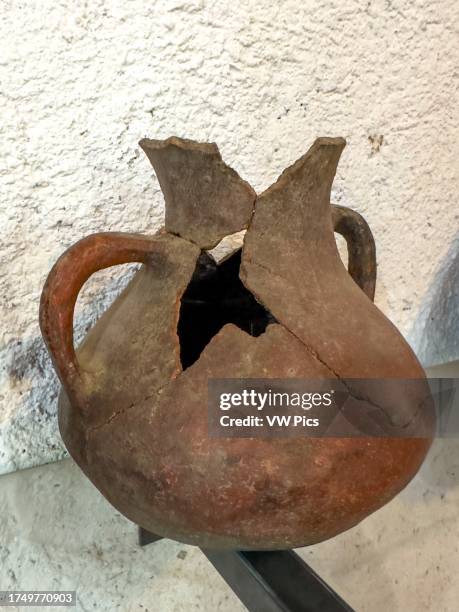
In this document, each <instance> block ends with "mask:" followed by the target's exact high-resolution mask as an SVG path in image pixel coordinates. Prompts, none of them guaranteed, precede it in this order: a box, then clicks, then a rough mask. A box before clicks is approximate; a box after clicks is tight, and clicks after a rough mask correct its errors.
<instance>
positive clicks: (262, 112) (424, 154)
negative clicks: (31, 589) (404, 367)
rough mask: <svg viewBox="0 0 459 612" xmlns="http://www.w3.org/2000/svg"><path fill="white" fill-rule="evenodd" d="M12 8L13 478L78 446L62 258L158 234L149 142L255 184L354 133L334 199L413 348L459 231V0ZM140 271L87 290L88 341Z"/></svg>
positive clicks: (4, 214) (5, 406)
mask: <svg viewBox="0 0 459 612" xmlns="http://www.w3.org/2000/svg"><path fill="white" fill-rule="evenodd" d="M0 11H1V20H0V36H1V40H2V41H3V44H2V53H1V55H0V82H1V92H0V96H1V101H2V137H1V139H0V156H1V174H0V180H1V194H2V200H1V207H0V228H1V233H2V245H1V255H2V258H1V264H0V300H1V304H0V308H1V311H0V318H1V321H2V328H1V332H0V334H1V335H0V349H1V356H0V359H1V362H0V365H1V375H2V379H1V387H0V401H1V407H0V472H6V471H11V470H14V469H16V468H20V467H26V466H30V465H34V464H37V463H40V462H44V461H52V460H55V459H57V458H59V457H61V456H62V453H63V449H62V446H61V443H60V441H59V436H58V434H57V429H56V419H55V407H56V393H57V384H56V379H55V377H54V374H53V373H52V371H51V368H50V362H49V360H48V357H47V356H46V354H45V352H44V350H43V345H42V342H41V339H40V335H39V330H38V325H37V308H38V300H39V295H40V291H41V287H42V284H43V282H44V279H45V276H46V274H47V272H48V270H49V268H50V266H51V265H52V263H53V262H54V261H55V259H56V258H57V256H58V255H59V254H60V253H61V252H62V251H63V249H65V248H66V247H67V246H69V245H70V244H71V243H72V242H74V241H75V240H77V239H78V238H80V237H82V236H84V235H85V234H88V233H90V232H94V231H100V230H115V229H116V230H129V231H141V232H153V231H155V230H156V229H158V228H159V227H160V226H161V223H162V217H163V201H162V197H161V194H160V191H159V188H158V184H157V181H156V179H155V177H154V175H153V173H152V170H151V169H150V167H149V164H148V162H147V160H146V159H145V158H144V156H143V154H142V153H141V151H140V150H139V148H138V146H137V141H138V140H139V139H140V138H141V137H144V136H149V137H167V136H169V135H171V134H176V135H180V136H186V137H190V138H194V139H198V140H205V141H209V140H210V141H215V142H217V143H218V145H219V146H220V149H221V152H222V154H223V157H224V159H225V160H226V161H227V162H228V163H229V164H231V165H233V166H234V167H235V169H237V170H238V172H240V174H241V175H242V176H243V178H245V179H247V180H248V181H250V182H251V183H252V185H253V186H254V187H255V189H256V190H257V191H261V190H263V189H264V188H266V187H267V186H268V185H269V184H270V183H271V182H272V181H274V180H275V178H276V177H277V175H278V174H279V173H280V172H281V171H282V169H283V168H284V167H285V166H286V165H288V164H289V163H291V162H292V161H294V160H295V159H296V158H297V157H298V156H300V155H301V154H302V153H303V152H304V151H305V150H306V149H307V148H308V146H309V145H310V144H311V142H312V141H313V139H314V138H315V137H316V136H318V135H341V136H344V137H346V139H347V141H348V147H347V149H346V151H345V153H344V156H343V159H342V162H341V165H340V167H339V171H338V176H337V179H336V184H335V192H334V200H335V202H340V203H341V204H344V205H348V206H351V207H353V208H355V209H356V210H358V211H359V212H361V213H363V214H364V215H365V217H366V218H367V220H368V222H369V223H370V226H371V228H372V230H373V232H374V234H375V237H376V241H377V246H378V262H379V269H378V272H379V283H378V289H377V303H378V304H379V305H380V307H381V308H382V309H383V311H384V312H385V313H386V314H388V315H389V317H391V318H392V320H393V321H394V322H395V323H396V324H397V325H398V326H399V327H400V329H401V330H402V332H403V333H405V334H408V333H410V338H411V341H412V342H413V344H414V346H415V347H416V345H417V344H418V343H419V333H418V332H417V328H416V326H415V322H416V321H417V320H418V318H419V313H420V312H421V310H422V308H423V307H424V306H423V305H425V303H426V300H427V301H428V300H429V299H430V298H429V295H430V292H431V287H432V286H434V279H435V275H436V273H437V271H438V270H439V269H440V268H441V267H442V266H443V267H444V265H445V260H446V259H447V258H448V257H453V256H454V254H453V255H451V250H450V249H451V245H452V244H453V240H454V237H455V235H456V234H457V232H458V228H459V222H458V219H459V210H458V206H457V204H456V193H457V185H458V179H459V174H458V167H457V159H458V158H459V145H458V142H459V139H458V121H459V120H458V113H457V105H458V102H459V100H458V92H457V90H458V78H457V66H458V64H459V61H458V60H459V52H458V51H459V46H458V45H457V35H458V32H457V23H459V6H458V4H457V3H456V2H455V0H429V1H427V0H418V1H415V2H410V1H408V0H377V1H374V2H372V1H364V2H357V1H352V0H348V1H346V2H342V1H338V0H337V1H334V2H327V1H325V0H322V1H321V2H313V1H311V0H308V1H305V2H298V1H297V0H286V1H284V2H279V3H276V2H272V1H271V0H269V1H268V0H257V1H254V0H244V1H242V0H233V1H232V2H223V1H211V0H200V1H186V0H160V1H157V2H142V1H141V0H123V1H121V0H120V1H109V0H99V1H91V2H77V1H74V0H72V1H70V0H63V1H62V2H59V3H56V2H55V1H54V0H53V1H51V0H41V1H40V2H32V1H31V0H29V1H26V2H13V1H9V0H3V2H2V3H1V6H0ZM448 253H450V254H449V255H448ZM125 277H126V271H125V270H119V269H118V270H113V271H111V272H109V273H104V274H99V275H97V278H96V279H94V280H93V281H92V282H91V283H90V284H89V285H88V287H87V288H86V289H85V291H84V293H83V296H82V299H81V300H80V307H79V310H78V314H77V320H76V325H77V330H79V332H80V333H81V331H82V330H84V328H85V327H87V326H88V325H89V324H90V322H91V321H92V320H93V319H94V318H95V316H96V315H97V314H98V313H100V312H101V311H102V309H103V308H104V307H105V305H106V304H107V302H108V301H109V300H110V299H112V298H113V295H114V292H115V291H116V290H117V288H119V285H120V283H122V282H124V279H125ZM115 279H117V280H115ZM120 279H121V280H120ZM423 324H424V323H423ZM413 326H414V327H413ZM421 327H422V326H421ZM424 359H425V361H426V363H427V362H428V361H429V359H430V357H429V354H428V351H427V352H426V353H425V354H424Z"/></svg>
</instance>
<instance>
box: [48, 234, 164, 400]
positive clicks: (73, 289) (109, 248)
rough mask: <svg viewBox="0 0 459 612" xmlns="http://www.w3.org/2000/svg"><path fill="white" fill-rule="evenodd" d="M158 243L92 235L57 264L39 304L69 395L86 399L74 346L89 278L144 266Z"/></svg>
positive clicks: (136, 236)
mask: <svg viewBox="0 0 459 612" xmlns="http://www.w3.org/2000/svg"><path fill="white" fill-rule="evenodd" d="M154 249H155V241H154V240H152V239H151V238H148V237H146V236H141V235H139V234H125V233H118V232H105V233H100V234H92V235H91V236H87V237H86V238H83V239H82V240H80V241H79V242H77V243H75V244H74V245H73V246H71V247H70V248H69V249H68V250H67V251H66V252H65V253H64V254H63V255H62V256H61V257H60V258H59V259H58V260H57V262H56V263H55V264H54V266H53V268H52V270H51V272H50V273H49V275H48V278H47V279H46V283H45V286H44V288H43V293H42V296H41V302H40V328H41V332H42V334H43V338H44V340H45V342H46V345H47V347H48V350H49V352H50V354H51V358H52V360H53V363H54V366H55V368H56V371H57V374H58V376H59V378H60V380H61V383H62V385H63V386H64V387H65V389H66V391H67V393H68V394H69V395H70V396H73V397H74V398H75V399H79V400H82V399H84V373H83V372H82V370H81V367H80V365H79V363H78V361H77V357H76V355H75V349H74V346H73V313H74V310H75V303H76V300H77V297H78V293H79V292H80V289H81V288H82V286H83V285H84V283H85V282H86V281H87V280H88V278H89V277H90V276H91V275H92V274H94V272H97V271H98V270H102V269H104V268H109V267H110V266H114V265H117V264H123V263H131V262H139V263H145V261H146V260H147V259H148V256H149V255H150V254H151V253H152V252H153V251H154Z"/></svg>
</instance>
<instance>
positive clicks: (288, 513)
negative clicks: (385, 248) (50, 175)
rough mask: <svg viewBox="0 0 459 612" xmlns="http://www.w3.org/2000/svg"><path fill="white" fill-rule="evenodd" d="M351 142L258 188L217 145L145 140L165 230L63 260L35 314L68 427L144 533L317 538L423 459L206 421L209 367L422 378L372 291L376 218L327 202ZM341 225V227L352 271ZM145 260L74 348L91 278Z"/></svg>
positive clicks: (397, 446) (404, 450)
mask: <svg viewBox="0 0 459 612" xmlns="http://www.w3.org/2000/svg"><path fill="white" fill-rule="evenodd" d="M344 144H345V143H344V140H342V139H340V138H336V139H333V138H320V139H318V140H317V141H316V142H315V143H314V144H313V146H312V147H311V149H310V150H309V151H308V152H307V153H306V154H305V155H304V156H303V157H301V158H300V159H299V160H298V161H297V162H296V163H295V164H294V165H293V166H291V167H290V168H288V169H287V170H285V171H284V172H283V174H282V175H281V176H280V178H279V179H278V180H277V181H276V183H274V184H273V185H272V186H271V187H270V188H269V189H267V190H266V191H265V192H263V193H262V194H261V195H259V196H256V194H255V192H254V191H253V189H252V188H251V187H250V186H249V185H248V183H246V182H245V181H243V180H242V179H241V178H240V177H239V176H238V175H237V173H236V172H235V171H234V170H232V169H231V168H229V167H228V166H227V165H226V164H225V163H224V162H223V161H222V159H221V156H220V153H219V151H218V149H217V147H216V146H215V145H214V144H199V143H196V142H191V141H188V140H182V139H179V138H169V139H168V140H165V141H156V140H143V141H142V142H141V143H140V146H141V147H142V149H143V150H144V151H145V152H146V154H147V156H148V158H149V160H150V161H151V163H152V165H153V167H154V169H155V172H156V174H157V177H158V179H159V182H160V185H161V188H162V191H163V193H164V197H165V203H166V222H165V228H164V230H162V231H160V232H159V233H158V234H156V235H154V236H143V235H132V234H122V233H101V234H95V235H92V236H89V237H87V238H84V239H83V240H81V241H80V242H78V243H77V244H75V245H74V246H72V247H71V248H70V249H69V250H68V251H67V252H66V253H64V255H62V257H61V258H60V259H59V260H58V262H57V263H56V264H55V266H54V267H53V269H52V271H51V273H50V275H49V277H48V280H47V282H46V285H45V288H44V291H43V296H42V302H41V312H40V322H41V328H42V332H43V336H44V338H45V341H46V343H47V345H48V348H49V351H50V353H51V356H52V358H53V361H54V365H55V368H56V370H57V373H58V375H59V377H60V380H61V382H62V386H63V391H62V394H61V397H60V402H59V425H60V430H61V433H62V437H63V439H64V441H65V443H66V445H67V448H68V450H69V452H70V454H71V455H72V457H73V458H74V459H75V461H76V462H77V463H78V464H79V465H80V467H81V468H82V470H83V471H84V472H85V474H86V475H87V476H88V477H89V478H90V479H91V480H92V482H93V483H94V484H95V485H96V486H97V487H98V488H99V489H100V491H101V492H102V493H103V495H105V497H106V498H107V499H108V500H109V501H110V502H111V503H112V504H113V505H114V506H115V507H116V508H117V509H118V510H119V511H120V512H122V513H123V514H124V515H126V516H127V517H128V518H130V519H131V520H132V521H134V522H136V523H137V524H139V525H141V526H142V527H144V528H145V529H147V530H149V531H151V532H154V533H156V534H159V535H162V536H165V537H169V538H174V539H177V540H181V541H183V542H188V543H191V544H196V545H199V546H202V547H211V548H235V549H276V548H292V547H298V546H304V545H307V544H313V543H316V542H319V541H321V540H324V539H327V538H330V537H332V536H334V535H336V534H338V533H340V532H342V531H343V530H345V529H348V528H350V527H352V526H353V525H355V524H356V523H358V522H359V521H360V520H361V519H363V518H364V517H366V516H367V515H368V514H370V513H371V512H373V511H374V510H376V509H377V508H379V507H380V506H382V505H383V504H385V503H386V502H388V501H389V500H390V499H391V498H392V497H393V496H394V495H395V494H396V493H397V492H399V491H400V490H401V489H402V488H403V487H404V486H405V485H406V484H407V483H408V482H409V480H410V479H411V478H412V477H413V475H414V474H415V473H416V471H417V469H418V468H419V466H420V464H421V463H422V461H423V458H424V457H425V455H426V453H427V450H428V448H429V445H430V442H431V439H430V437H431V434H430V433H429V434H428V435H426V436H423V437H418V436H414V435H413V436H412V437H406V436H405V437H404V438H397V437H396V436H386V437H371V438H370V437H360V438H358V437H357V438H346V437H335V438H330V437H328V438H327V437H325V438H304V437H302V438H294V439H292V438H288V439H268V438H231V439H230V438H212V437H210V436H209V435H208V431H207V418H208V414H207V384H208V381H209V379H211V378H233V379H238V378H299V379H330V378H333V379H335V378H337V379H343V380H344V379H346V380H352V379H357V378H359V379H375V378H380V379H417V380H422V381H424V380H425V379H424V372H423V370H422V368H421V366H420V365H419V363H418V361H417V359H416V357H415V356H414V354H413V353H412V351H411V349H410V348H409V346H408V345H407V343H406V342H405V340H404V339H403V338H402V336H401V335H400V333H399V332H398V331H397V329H396V328H395V327H394V326H393V325H392V324H391V323H390V322H389V321H388V320H387V319H386V317H385V316H384V315H383V314H382V313H381V312H380V311H379V310H378V308H377V307H376V306H375V305H374V304H373V302H372V299H373V295H374V289H375V278H376V261H375V247H374V242H373V238H372V235H371V232H370V230H369V228H368V225H367V224H366V222H365V221H364V220H363V218H362V217H361V216H360V215H358V214H357V213H355V212H353V211H351V210H349V209H347V208H344V207H340V206H332V205H331V204H330V193H331V186H332V181H333V178H334V175H335V171H336V168H337V164H338V160H339V157H340V154H341V152H342V149H343V147H344ZM242 229H246V230H247V231H246V234H245V238H244V243H243V247H242V249H241V250H239V251H237V252H235V253H233V254H232V255H231V256H229V257H228V258H226V259H225V260H224V261H223V262H221V263H220V264H219V265H217V263H216V261H215V260H214V259H213V258H212V256H211V255H210V254H209V253H208V250H209V249H210V248H212V247H213V246H215V245H216V244H217V243H218V242H219V241H220V240H221V239H222V238H224V237H225V236H227V235H229V234H232V233H234V232H237V231H239V230H242ZM334 231H336V232H339V233H341V234H343V235H344V237H345V238H346V241H347V244H348V255H349V264H348V270H346V268H345V267H344V265H343V263H342V261H341V259H340V256H339V253H338V250H337V247H336V242H335V238H334ZM135 261H136V262H141V263H143V266H142V267H141V269H140V270H139V271H138V272H137V273H136V274H135V276H134V278H133V279H132V280H131V282H130V283H129V285H128V287H127V288H126V289H125V290H124V291H123V293H122V294H121V295H120V296H119V297H118V298H117V299H116V301H115V302H114V303H113V304H112V306H111V307H110V308H109V309H108V310H107V311H106V312H105V314H104V315H103V316H102V317H101V318H100V319H99V321H98V322H97V324H96V325H95V326H94V327H93V328H92V329H91V330H90V332H89V333H88V335H87V337H86V339H85V340H84V342H83V343H82V345H81V346H80V347H79V348H78V349H77V350H76V351H75V349H74V346H73V311H74V305H75V301H76V298H77V296H78V292H79V290H80V288H81V287H82V285H83V284H84V283H85V281H86V280H87V279H88V277H89V276H90V275H91V274H93V273H94V272H96V271H97V270H100V269H102V268H106V267H108V266H113V265H115V264H122V263H127V262H135ZM351 386H352V384H351ZM367 399H368V402H370V403H371V401H372V398H367ZM373 404H375V402H373ZM389 404H390V405H388V406H381V410H382V411H384V414H385V415H387V414H388V415H389V417H391V415H392V416H393V415H397V414H399V413H400V411H401V414H402V417H403V418H401V419H400V420H399V426H400V427H404V426H406V425H407V424H412V423H413V422H417V421H419V420H423V421H426V420H427V421H429V420H430V421H431V417H432V415H431V414H430V413H429V409H428V408H424V409H422V410H420V409H419V405H418V403H417V401H415V400H412V401H411V399H410V401H404V402H403V409H402V408H400V406H398V405H394V404H393V403H390V402H389ZM375 405H376V404H375ZM373 409H374V405H373ZM377 410H379V407H377ZM429 431H431V430H429Z"/></svg>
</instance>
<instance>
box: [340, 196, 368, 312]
mask: <svg viewBox="0 0 459 612" xmlns="http://www.w3.org/2000/svg"><path fill="white" fill-rule="evenodd" d="M332 221H333V228H334V231H335V232H337V233H338V234H341V235H342V236H343V237H344V238H345V240H346V243H347V250H348V256H349V263H348V271H349V274H350V275H351V276H352V278H353V279H354V281H355V282H356V283H357V285H358V286H359V287H360V288H361V289H362V291H363V292H364V293H365V294H366V295H367V296H368V297H369V298H370V300H371V301H373V300H374V297H375V287H376V246H375V241H374V238H373V234H372V233H371V229H370V227H369V225H368V223H367V222H366V221H365V219H364V218H363V217H362V215H359V213H357V212H355V210H352V209H351V208H346V207H345V206H337V205H332Z"/></svg>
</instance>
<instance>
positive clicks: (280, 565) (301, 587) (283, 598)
mask: <svg viewBox="0 0 459 612" xmlns="http://www.w3.org/2000/svg"><path fill="white" fill-rule="evenodd" d="M160 539H161V537H160V536H157V535H155V534H152V533H150V532H148V531H145V530H144V529H142V528H140V530H139V544H140V546H146V545H147V544H151V543H153V542H156V541H158V540H160ZM201 550H202V552H203V554H204V555H205V556H206V557H207V559H208V560H209V561H210V562H211V563H212V565H213V566H214V568H215V569H216V570H217V572H218V573H219V574H220V575H221V576H222V578H223V579H224V580H225V581H226V582H227V584H228V585H229V586H230V587H231V588H232V590H233V591H234V593H235V594H236V595H237V596H238V597H239V599H240V600H241V602H242V603H243V604H244V605H245V606H246V608H247V609H248V610H249V611H250V612H353V609H352V608H351V607H350V606H349V605H348V604H347V603H346V602H345V601H344V600H343V599H341V597H340V596H339V595H338V594H337V593H335V591H334V590H333V589H332V588H331V587H330V586H328V584H327V583H326V582H324V581H323V580H322V578H321V577H320V576H318V575H317V574H316V573H315V571H314V570H313V569H312V568H311V567H310V566H309V565H308V564H307V563H305V562H304V561H303V559H301V557H299V556H298V555H297V554H296V553H295V552H293V551H292V550H274V551H227V550H225V551H217V550H208V549H201Z"/></svg>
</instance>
